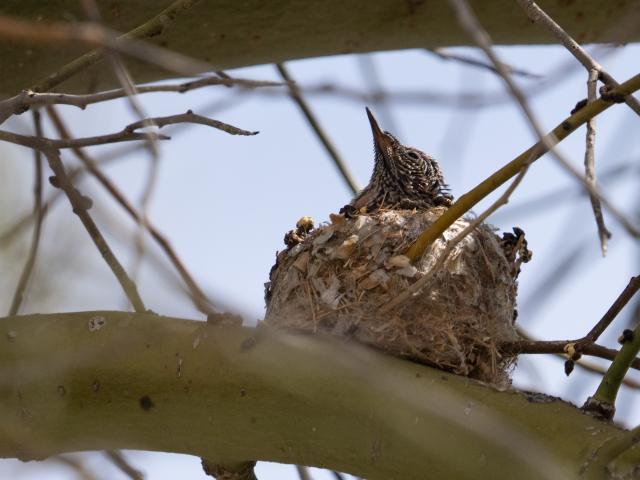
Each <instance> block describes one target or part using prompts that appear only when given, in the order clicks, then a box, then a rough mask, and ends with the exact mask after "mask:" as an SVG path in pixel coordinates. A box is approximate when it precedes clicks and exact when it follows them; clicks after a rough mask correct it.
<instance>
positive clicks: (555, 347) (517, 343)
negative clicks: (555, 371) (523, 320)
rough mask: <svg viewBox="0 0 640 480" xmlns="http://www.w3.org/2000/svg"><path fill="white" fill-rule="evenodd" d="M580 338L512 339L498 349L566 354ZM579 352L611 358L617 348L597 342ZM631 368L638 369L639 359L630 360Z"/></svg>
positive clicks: (511, 351) (513, 352)
mask: <svg viewBox="0 0 640 480" xmlns="http://www.w3.org/2000/svg"><path fill="white" fill-rule="evenodd" d="M580 340H581V339H577V340H512V341H508V342H502V343H501V344H500V351H502V352H505V353H510V354H516V355H519V354H536V353H563V354H566V353H567V350H568V349H569V348H570V347H575V346H576V345H577V344H578V343H579V342H580ZM579 353H580V354H583V355H591V356H593V357H599V358H604V359H605V360H613V359H615V358H616V355H618V350H614V349H612V348H607V347H604V346H602V345H598V344H597V343H589V344H585V345H583V346H581V347H580V351H579ZM631 368H634V369H636V370H640V359H639V358H636V359H635V360H633V361H632V362H631Z"/></svg>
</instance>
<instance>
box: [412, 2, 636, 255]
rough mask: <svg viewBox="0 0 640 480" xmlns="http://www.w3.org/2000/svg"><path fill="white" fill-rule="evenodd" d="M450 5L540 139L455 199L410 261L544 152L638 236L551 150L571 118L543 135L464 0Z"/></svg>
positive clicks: (570, 127) (414, 248)
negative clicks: (459, 207)
mask: <svg viewBox="0 0 640 480" xmlns="http://www.w3.org/2000/svg"><path fill="white" fill-rule="evenodd" d="M449 4H450V5H451V7H452V8H453V9H454V11H455V12H456V15H457V17H458V21H459V23H460V25H461V26H462V28H463V29H464V30H465V31H466V32H467V33H468V34H469V35H470V36H471V38H473V40H474V41H475V42H476V43H477V45H478V46H479V47H480V48H481V49H482V50H483V51H484V52H485V54H486V55H487V57H488V58H489V59H490V60H491V62H492V63H493V65H494V67H495V68H496V70H497V71H498V73H499V74H500V76H501V77H502V79H503V80H504V82H505V83H506V85H507V87H508V89H509V91H510V93H511V95H512V97H513V98H514V99H515V100H516V101H517V103H518V104H519V106H520V108H521V109H522V111H523V113H524V114H525V116H526V118H527V120H528V121H529V124H530V126H531V127H532V129H533V130H534V132H535V133H536V135H537V136H538V137H539V138H540V140H539V142H538V143H537V144H536V145H534V146H533V147H532V148H530V149H529V150H527V151H526V152H524V154H522V155H520V156H519V157H518V158H517V159H516V160H514V161H512V162H510V163H509V164H507V165H505V166H504V167H503V168H502V169H500V170H499V171H498V172H496V174H494V175H492V177H490V178H489V179H487V180H485V181H484V182H482V183H481V184H480V185H478V186H477V187H476V188H474V189H473V190H472V191H471V192H469V193H468V194H467V195H464V196H463V197H461V198H460V199H458V201H457V202H455V203H454V205H452V207H451V208H450V209H449V210H448V211H447V212H445V213H444V214H443V215H442V216H441V217H440V218H439V219H438V220H437V221H436V222H435V223H434V224H433V225H431V226H430V227H429V228H428V229H426V230H425V231H424V232H423V233H422V234H421V235H420V237H419V238H418V239H417V240H416V241H415V242H414V243H413V244H412V245H411V246H410V247H409V249H408V250H407V252H406V254H407V256H408V257H409V258H410V259H411V260H412V261H415V260H417V259H418V258H420V257H421V256H422V254H423V253H424V252H425V251H426V249H427V247H428V246H429V245H430V244H431V243H432V242H433V241H434V240H435V239H436V238H437V237H438V236H439V235H440V234H441V233H443V232H444V230H446V229H447V228H448V227H449V226H450V225H451V224H452V223H453V222H454V221H455V220H456V219H457V218H459V216H460V215H462V214H463V213H465V212H466V211H468V210H469V209H470V208H471V207H472V206H473V204H475V203H477V201H479V200H480V199H482V198H484V197H485V196H486V195H487V194H488V193H490V192H491V191H493V190H495V189H496V188H497V187H499V186H500V185H501V184H502V183H504V182H505V181H506V180H508V179H509V178H510V177H511V176H513V175H515V174H516V173H517V172H519V171H520V170H521V168H522V165H523V162H524V164H528V163H531V162H533V161H535V160H536V159H537V158H539V157H540V156H542V154H543V153H546V152H547V151H551V153H553V155H554V156H555V157H556V158H557V160H558V161H559V162H560V164H561V165H562V166H564V167H565V169H567V170H568V171H569V172H570V173H571V174H572V175H573V176H574V177H576V178H577V179H578V180H580V181H581V182H582V183H583V185H584V186H585V187H586V188H587V190H588V191H589V193H590V194H593V195H595V196H597V197H598V198H599V199H600V200H601V201H602V203H603V204H604V205H605V206H606V207H607V208H608V209H609V210H610V211H611V213H612V215H613V216H614V217H615V218H616V219H617V220H618V221H619V222H620V223H621V224H622V225H623V226H624V227H625V229H626V230H627V231H628V232H629V233H630V234H631V235H632V236H634V237H640V230H638V229H637V228H636V227H635V226H634V225H633V223H632V222H631V221H630V220H628V219H627V218H626V216H625V215H623V214H622V213H621V212H619V211H618V210H617V209H616V208H615V207H614V206H613V205H612V204H611V202H610V201H609V200H608V199H607V198H606V197H604V196H603V195H602V193H601V192H599V191H598V190H597V189H596V188H595V187H593V186H592V185H590V184H589V182H587V181H586V179H585V178H584V177H583V176H582V175H581V174H580V173H579V172H577V171H576V170H575V168H574V167H573V166H572V165H571V164H570V163H569V162H568V161H567V160H566V159H565V158H564V157H563V156H562V155H560V153H559V152H558V151H557V150H556V149H554V148H553V147H554V146H555V145H556V144H557V143H558V142H559V141H560V140H562V139H563V138H565V137H566V136H568V135H569V133H570V132H571V131H573V130H574V127H573V125H572V124H571V123H570V120H571V119H572V117H569V118H568V119H567V120H565V122H563V123H562V124H561V125H559V126H558V127H556V129H554V130H553V131H552V132H551V133H549V134H547V135H544V132H543V131H542V129H541V127H540V126H539V124H538V122H537V120H536V119H535V117H534V115H533V113H532V111H531V109H530V108H529V106H528V104H527V101H526V98H525V97H524V95H523V93H522V92H521V91H520V89H519V88H518V87H517V85H516V84H515V83H514V82H513V80H512V79H511V77H510V76H509V72H508V71H507V70H506V67H505V66H504V64H503V63H502V62H501V61H500V60H499V59H498V57H497V55H496V54H495V52H494V51H493V48H492V45H491V38H490V37H489V35H488V33H487V32H486V31H485V30H484V29H483V28H482V26H481V25H480V23H479V22H478V20H477V19H476V17H475V15H474V14H473V12H472V10H471V9H470V7H469V5H468V3H467V2H466V0H449ZM639 77H640V76H638V75H636V77H633V79H636V80H635V81H637V82H638V83H639V84H640V78H639ZM635 81H634V83H635ZM627 83H628V82H627ZM625 85H626V83H625ZM637 88H640V85H638V86H637V87H636V89H637ZM621 93H622V92H621V91H619V90H616V91H615V95H612V96H610V97H606V98H607V99H609V100H611V99H612V98H615V97H617V96H619V95H621ZM602 100H605V99H602ZM605 101H608V100H605ZM596 104H597V101H596V102H592V103H591V104H590V105H591V106H595V105H596ZM590 105H587V106H586V107H583V108H582V109H581V110H583V109H584V108H587V107H589V106H590ZM600 106H602V107H604V108H606V107H605V105H600ZM604 108H603V109H604ZM576 113H577V112H576ZM598 113H599V112H598ZM593 116H595V114H594V115H591V116H590V117H588V118H593ZM588 118H585V119H584V120H583V121H582V122H580V124H581V123H584V122H585V121H586V120H588ZM576 127H577V125H576ZM513 167H518V168H517V169H516V168H513ZM506 171H508V172H509V175H508V176H506V177H504V178H503V179H501V180H500V181H498V182H496V181H495V180H494V181H492V179H494V177H497V176H501V175H502V174H503V173H506ZM487 181H489V184H488V185H487ZM485 189H486V190H488V191H485V192H482V193H481V192H479V191H478V190H485ZM476 193H480V196H479V198H478V199H477V200H476V201H475V202H473V203H472V205H470V206H469V208H467V209H465V210H463V211H462V212H460V214H459V215H458V216H455V217H454V214H452V213H451V212H452V211H453V210H456V206H457V205H459V204H462V203H464V200H465V197H467V196H469V195H470V194H476ZM444 218H446V219H447V220H443V219H444ZM442 226H444V228H443V229H441V230H440V228H441V227H442Z"/></svg>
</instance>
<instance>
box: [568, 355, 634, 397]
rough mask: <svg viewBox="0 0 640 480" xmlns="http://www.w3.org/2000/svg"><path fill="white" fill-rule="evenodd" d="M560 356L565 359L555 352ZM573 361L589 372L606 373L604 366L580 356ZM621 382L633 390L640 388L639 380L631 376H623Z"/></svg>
mask: <svg viewBox="0 0 640 480" xmlns="http://www.w3.org/2000/svg"><path fill="white" fill-rule="evenodd" d="M556 355H558V356H559V357H561V358H564V359H565V360H566V358H567V357H566V355H563V354H559V353H558V354H556ZM574 363H575V364H576V366H578V368H582V369H583V370H585V371H587V372H590V373H595V374H596V375H600V376H601V377H602V375H604V374H605V373H606V370H605V369H604V368H602V367H601V366H600V365H598V364H597V363H593V362H589V361H587V360H585V359H584V358H580V359H578V360H575V361H574ZM622 384H623V385H624V386H626V387H628V388H631V389H633V390H640V382H638V381H636V380H634V379H632V378H626V377H625V378H624V379H623V380H622Z"/></svg>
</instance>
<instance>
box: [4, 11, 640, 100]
mask: <svg viewBox="0 0 640 480" xmlns="http://www.w3.org/2000/svg"><path fill="white" fill-rule="evenodd" d="M80 3H81V2H78V1H77V0H48V1H46V2H43V1H38V0H3V1H2V2H0V15H15V16H18V17H21V18H26V19H32V20H35V21H69V20H72V21H73V20H84V19H85V15H84V14H83V12H82V10H81V6H80ZM170 3H171V2H170V1H169V0H136V1H133V2H132V1H125V0H98V4H99V5H100V7H101V11H102V15H103V17H104V20H105V23H106V24H107V25H109V26H111V27H112V28H115V29H117V30H119V31H122V32H126V31H128V30H130V29H132V28H134V27H136V26H138V25H140V24H142V23H144V22H145V21H146V20H148V19H149V18H151V17H152V16H153V15H155V14H157V13H158V12H160V11H161V10H162V9H164V8H165V7H167V6H168V5H169V4H170ZM539 3H540V6H541V7H542V8H544V9H545V10H546V11H547V12H548V13H549V14H550V15H552V16H553V17H554V18H555V19H556V20H557V21H558V22H559V23H560V25H562V26H563V27H564V28H565V29H566V30H567V31H568V32H569V33H570V34H571V35H572V36H573V37H574V38H575V39H576V40H578V41H579V42H586V43H589V42H623V41H634V40H635V41H637V40H639V39H640V30H638V28H636V26H637V24H638V21H639V20H640V19H639V18H638V17H639V15H640V2H639V1H638V0H619V1H615V2H613V1H609V0H581V1H579V2H574V1H570V0H540V2H539ZM472 6H474V7H475V9H476V11H477V14H478V17H479V19H480V21H481V22H482V24H483V25H484V26H485V28H486V29H487V30H488V31H489V33H490V34H491V36H492V37H493V40H494V41H495V42H496V43H499V44H540V43H553V42H554V41H555V39H554V38H553V37H552V36H551V35H550V34H549V33H548V32H547V31H546V29H544V28H542V27H540V26H536V25H532V24H531V23H530V22H529V20H528V19H527V17H526V15H525V14H524V13H523V12H522V10H521V9H520V8H519V7H518V5H517V4H516V2H513V1H511V0H487V1H484V0H483V1H475V2H472ZM151 41H153V42H154V43H156V44H158V45H162V46H166V47H168V48H170V49H173V50H176V51H178V52H181V53H184V54H187V55H190V56H193V57H195V58H198V59H201V60H206V61H208V62H211V64H212V65H214V66H215V68H219V69H226V68H234V67H242V66H248V65H256V64H262V63H272V62H282V61H285V60H292V59H298V58H310V57H318V56H325V55H336V54H342V53H355V52H371V51H379V50H392V49H404V48H424V47H434V46H447V45H468V44H470V41H469V39H468V37H467V35H466V34H465V33H464V32H462V31H461V30H460V28H459V27H458V25H457V22H456V21H455V19H454V17H453V15H452V13H451V11H450V9H449V7H448V5H447V2H446V0H405V1H398V0H375V1H371V0H348V1H344V0H323V1H307V0H270V1H268V2H264V1H261V0H244V1H238V0H203V1H202V2H200V3H199V4H198V5H196V6H195V7H193V8H191V9H190V10H188V11H187V12H185V13H183V14H181V15H179V16H178V18H176V20H175V22H174V23H173V24H172V25H171V26H170V27H169V28H167V29H166V30H165V31H163V32H158V34H157V35H155V36H154V37H153V38H152V39H151ZM87 50H88V49H87V48H85V47H83V46H82V45H78V44H56V43H52V44H46V45H42V44H39V45H27V44H23V43H21V44H16V43H12V42H8V41H6V40H2V41H1V42H0V71H1V72H3V73H4V74H3V75H1V76H0V95H3V96H7V95H13V94H16V93H17V92H19V91H20V90H21V89H23V88H27V87H29V86H30V85H32V84H34V83H35V82H36V81H37V80H39V79H40V78H41V77H43V76H45V75H48V74H50V73H52V72H54V71H56V69H58V68H59V67H60V66H61V65H63V64H64V63H66V62H68V61H70V60H72V59H73V58H75V57H77V56H78V55H80V54H82V53H84V52H86V51H87ZM130 66H131V68H132V72H133V74H134V77H135V79H136V81H138V82H143V81H151V80H158V79H159V78H166V77H170V76H171V74H169V73H167V72H160V71H158V70H157V69H156V68H152V67H149V66H148V65H143V64H140V63H135V64H131V65H130ZM174 76H175V75H174ZM116 84H117V82H116V80H115V78H114V76H113V74H112V73H111V72H110V71H109V69H108V68H106V67H105V66H104V64H102V63H101V64H100V65H97V66H95V67H92V68H90V69H88V70H87V71H85V72H84V73H82V74H81V75H77V76H76V77H74V78H73V79H72V80H71V81H70V82H69V83H68V84H65V85H62V86H60V87H59V90H60V89H64V90H71V91H82V90H84V91H86V90H87V89H96V88H105V87H113V86H115V85H116Z"/></svg>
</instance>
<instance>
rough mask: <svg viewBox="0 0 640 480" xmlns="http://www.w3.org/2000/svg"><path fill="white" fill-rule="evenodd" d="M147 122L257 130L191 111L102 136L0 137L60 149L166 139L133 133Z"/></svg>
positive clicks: (0, 134) (232, 131)
mask: <svg viewBox="0 0 640 480" xmlns="http://www.w3.org/2000/svg"><path fill="white" fill-rule="evenodd" d="M148 122H152V123H154V124H155V125H157V126H158V127H163V126H165V125H174V124H176V123H197V124H200V125H207V126H209V127H213V128H217V129H218V130H222V131H224V132H227V133H230V134H231V135H256V134H257V133H258V132H249V131H247V130H242V129H240V128H237V127H234V126H232V125H228V124H226V123H223V122H219V121H217V120H213V119H210V118H207V117H203V116H201V115H196V114H194V113H193V112H192V111H191V110H189V111H188V112H187V113H181V114H178V115H169V116H166V117H151V118H147V119H144V120H140V121H138V122H133V123H131V124H129V125H127V126H126V127H125V128H124V129H122V130H121V131H119V132H115V133H109V134H106V135H97V136H95V137H84V138H74V139H68V140H55V139H51V138H46V137H45V138H37V137H32V136H28V135H20V134H18V133H13V132H6V131H4V130H0V140H2V141H5V142H10V143H15V144H16V145H22V146H24V147H29V148H35V149H40V150H41V149H43V148H47V149H62V148H82V147H89V146H94V145H106V144H109V143H119V142H129V141H135V140H148V139H149V136H151V137H152V138H154V139H156V140H169V139H170V138H171V137H168V136H166V135H162V134H159V133H154V132H145V133H137V132H135V130H138V129H140V128H143V127H145V126H146V124H147V123H148Z"/></svg>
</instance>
